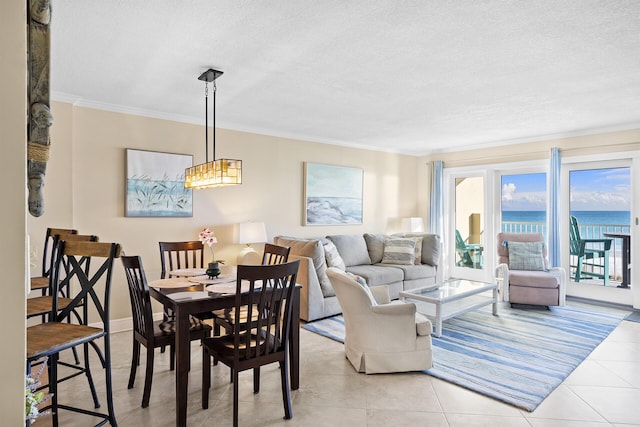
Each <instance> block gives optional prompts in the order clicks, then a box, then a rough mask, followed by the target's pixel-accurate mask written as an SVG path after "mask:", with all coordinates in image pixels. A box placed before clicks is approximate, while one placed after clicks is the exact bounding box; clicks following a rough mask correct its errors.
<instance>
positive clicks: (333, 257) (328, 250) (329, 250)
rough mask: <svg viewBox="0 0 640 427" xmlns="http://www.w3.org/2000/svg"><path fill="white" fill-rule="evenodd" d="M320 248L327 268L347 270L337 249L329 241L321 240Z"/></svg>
mask: <svg viewBox="0 0 640 427" xmlns="http://www.w3.org/2000/svg"><path fill="white" fill-rule="evenodd" d="M322 246H323V247H324V257H325V259H326V260H327V267H336V268H338V269H340V270H342V271H345V269H346V268H347V267H346V265H345V264H344V260H343V259H342V257H341V256H340V254H339V253H338V248H336V245H334V244H333V242H332V241H331V240H326V239H325V240H323V242H322Z"/></svg>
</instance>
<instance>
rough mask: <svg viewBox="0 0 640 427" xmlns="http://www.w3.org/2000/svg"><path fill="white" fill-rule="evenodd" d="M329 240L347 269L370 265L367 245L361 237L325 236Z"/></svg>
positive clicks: (345, 235) (346, 235)
mask: <svg viewBox="0 0 640 427" xmlns="http://www.w3.org/2000/svg"><path fill="white" fill-rule="evenodd" d="M327 239H329V240H331V241H332V242H333V244H334V245H336V248H338V253H339V254H340V256H341V257H342V259H343V260H344V264H345V265H346V266H347V267H351V266H353V265H367V264H371V258H369V251H368V250H367V243H366V242H365V240H364V237H363V236H362V235H355V234H354V235H348V234H337V235H333V236H327Z"/></svg>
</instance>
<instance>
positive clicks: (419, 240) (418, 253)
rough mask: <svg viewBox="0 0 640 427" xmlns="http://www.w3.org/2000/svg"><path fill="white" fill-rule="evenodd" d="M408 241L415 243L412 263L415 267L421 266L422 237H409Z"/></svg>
mask: <svg viewBox="0 0 640 427" xmlns="http://www.w3.org/2000/svg"><path fill="white" fill-rule="evenodd" d="M410 239H413V240H415V242H416V250H415V252H414V254H415V258H414V259H413V263H414V264H415V265H420V264H422V237H410Z"/></svg>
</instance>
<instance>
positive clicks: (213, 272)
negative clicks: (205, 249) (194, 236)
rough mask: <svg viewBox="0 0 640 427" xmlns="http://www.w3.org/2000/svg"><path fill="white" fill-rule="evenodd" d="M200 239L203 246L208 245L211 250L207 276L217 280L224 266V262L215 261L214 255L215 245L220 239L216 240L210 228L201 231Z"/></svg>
mask: <svg viewBox="0 0 640 427" xmlns="http://www.w3.org/2000/svg"><path fill="white" fill-rule="evenodd" d="M198 238H199V239H200V241H201V242H202V246H204V245H207V246H209V249H210V250H211V261H209V263H208V265H207V267H208V268H207V271H206V274H207V276H209V277H211V278H216V277H218V276H219V275H220V273H221V270H220V264H224V261H223V260H221V259H215V256H214V253H213V245H214V244H216V243H218V239H216V236H214V235H213V231H211V230H209V229H208V228H203V229H202V231H200V233H199V234H198Z"/></svg>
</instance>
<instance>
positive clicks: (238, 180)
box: [184, 68, 242, 189]
mask: <svg viewBox="0 0 640 427" xmlns="http://www.w3.org/2000/svg"><path fill="white" fill-rule="evenodd" d="M221 75H222V71H218V70H214V69H213V68H209V69H208V70H207V71H205V72H204V73H202V74H201V75H200V77H198V80H202V81H204V82H205V86H204V120H205V126H204V140H205V163H201V164H199V165H196V166H191V167H188V168H187V169H185V173H184V175H185V181H184V186H185V187H186V188H194V189H200V188H212V187H221V186H223V185H232V184H242V160H235V159H217V160H216V82H215V80H216V79H217V78H218V77H220V76H221ZM209 83H213V158H212V160H211V161H209Z"/></svg>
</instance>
